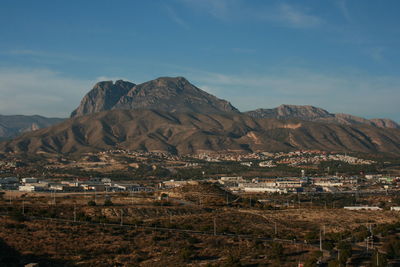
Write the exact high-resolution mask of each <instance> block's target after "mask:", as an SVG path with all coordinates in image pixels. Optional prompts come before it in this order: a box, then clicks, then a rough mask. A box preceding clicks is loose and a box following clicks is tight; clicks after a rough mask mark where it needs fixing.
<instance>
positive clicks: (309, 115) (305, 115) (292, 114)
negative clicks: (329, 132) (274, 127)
mask: <svg viewBox="0 0 400 267" xmlns="http://www.w3.org/2000/svg"><path fill="white" fill-rule="evenodd" d="M246 114H247V115H249V116H252V117H254V118H276V119H291V118H297V119H301V120H305V121H316V122H328V123H339V124H344V125H358V124H366V125H370V126H375V127H380V128H395V129H400V125H399V124H398V123H396V122H395V121H392V120H390V119H371V120H368V119H364V118H361V117H357V116H353V115H350V114H343V113H338V114H333V113H329V112H328V111H326V110H324V109H322V108H317V107H313V106H296V105H280V106H279V107H276V108H272V109H262V108H260V109H256V110H252V111H248V112H246Z"/></svg>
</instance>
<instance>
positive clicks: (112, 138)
mask: <svg viewBox="0 0 400 267" xmlns="http://www.w3.org/2000/svg"><path fill="white" fill-rule="evenodd" d="M108 149H125V150H140V151H155V152H159V151H163V152H169V153H173V154H197V153H203V152H212V151H213V152H215V151H218V152H257V151H270V152H272V151H276V152H278V151H293V150H309V149H317V150H324V151H342V152H350V151H353V152H363V153H381V152H382V153H392V154H400V130H399V129H384V128H378V127H373V126H369V125H357V126H351V125H350V126H349V125H340V124H332V123H321V122H308V121H301V120H296V119H289V120H278V119H274V118H272V119H270V118H253V117H250V116H248V115H245V114H240V113H219V114H200V113H193V112H192V113H179V112H165V111H159V110H149V109H144V110H141V109H135V110H111V111H103V112H98V113H94V114H89V115H85V116H79V117H76V118H70V119H68V120H66V121H64V122H62V123H60V124H58V125H55V126H51V127H49V128H45V129H40V130H38V131H34V132H30V133H25V134H23V135H22V136H20V137H17V138H15V139H13V140H11V141H7V142H2V143H0V151H3V152H16V153H40V152H47V153H66V154H69V153H85V152H93V151H103V150H108Z"/></svg>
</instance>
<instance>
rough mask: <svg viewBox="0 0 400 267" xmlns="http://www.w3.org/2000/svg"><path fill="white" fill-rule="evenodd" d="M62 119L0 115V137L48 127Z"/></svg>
mask: <svg viewBox="0 0 400 267" xmlns="http://www.w3.org/2000/svg"><path fill="white" fill-rule="evenodd" d="M63 120H64V119H61V118H46V117H43V116H38V115H33V116H25V115H10V116H6V115H0V139H6V138H12V137H16V136H18V135H20V134H22V133H26V132H30V131H35V130H38V129H40V128H45V127H49V126H51V125H54V124H57V123H59V122H62V121H63Z"/></svg>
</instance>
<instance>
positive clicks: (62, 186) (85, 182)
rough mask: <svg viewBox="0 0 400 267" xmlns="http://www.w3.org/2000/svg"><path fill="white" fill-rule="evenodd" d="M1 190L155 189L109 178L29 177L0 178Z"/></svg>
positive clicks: (99, 190) (113, 190)
mask: <svg viewBox="0 0 400 267" xmlns="http://www.w3.org/2000/svg"><path fill="white" fill-rule="evenodd" d="M0 186H1V189H5V190H18V191H22V192H84V191H98V192H103V191H108V192H119V191H133V192H142V191H153V190H154V189H153V188H151V187H147V186H142V185H139V184H121V183H118V184H117V183H114V182H112V181H111V179H109V178H88V179H74V180H73V181H60V182H53V181H45V180H40V179H38V178H34V177H29V178H22V179H18V178H17V177H6V178H0Z"/></svg>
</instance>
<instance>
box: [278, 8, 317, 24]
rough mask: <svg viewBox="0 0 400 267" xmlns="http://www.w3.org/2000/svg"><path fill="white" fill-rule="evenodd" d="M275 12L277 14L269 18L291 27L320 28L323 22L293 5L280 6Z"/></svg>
mask: <svg viewBox="0 0 400 267" xmlns="http://www.w3.org/2000/svg"><path fill="white" fill-rule="evenodd" d="M277 10H278V13H277V14H276V15H273V16H271V18H272V19H275V20H276V21H281V22H282V23H284V24H286V25H288V26H291V27H295V28H313V27H317V26H320V25H321V24H322V22H323V21H322V19H321V18H319V17H317V16H315V15H312V14H308V13H307V12H306V10H304V9H302V8H299V7H295V6H293V5H289V4H281V5H279V7H278V9H277Z"/></svg>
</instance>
